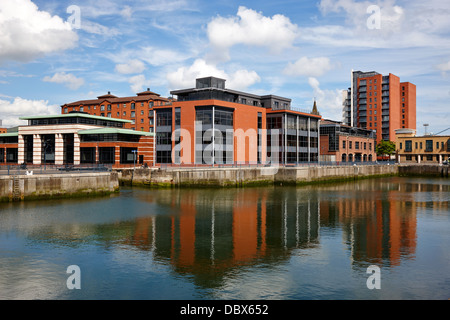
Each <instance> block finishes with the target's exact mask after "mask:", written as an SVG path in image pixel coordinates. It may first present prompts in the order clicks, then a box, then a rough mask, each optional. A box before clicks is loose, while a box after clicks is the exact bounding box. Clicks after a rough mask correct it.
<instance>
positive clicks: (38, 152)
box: [33, 134, 42, 164]
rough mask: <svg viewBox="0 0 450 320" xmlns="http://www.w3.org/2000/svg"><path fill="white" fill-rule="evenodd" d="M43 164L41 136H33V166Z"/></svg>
mask: <svg viewBox="0 0 450 320" xmlns="http://www.w3.org/2000/svg"><path fill="white" fill-rule="evenodd" d="M41 163H42V141H41V135H40V134H34V135H33V164H41Z"/></svg>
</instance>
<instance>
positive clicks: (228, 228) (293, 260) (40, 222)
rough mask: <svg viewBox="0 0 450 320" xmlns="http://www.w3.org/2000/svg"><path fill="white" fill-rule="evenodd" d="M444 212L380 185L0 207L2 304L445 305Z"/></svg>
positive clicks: (425, 184)
mask: <svg viewBox="0 0 450 320" xmlns="http://www.w3.org/2000/svg"><path fill="white" fill-rule="evenodd" d="M449 202H450V182H449V180H448V179H420V178H386V179H374V180H364V181H358V182H355V183H343V184H333V185H323V186H311V187H299V188H294V187H276V188H249V189H224V190H222V189H214V190H205V189H200V190H185V189H182V190H144V189H125V190H122V192H121V193H120V194H119V195H114V196H111V197H106V198H95V199H86V200H80V199H77V200H55V201H44V202H29V203H20V204H1V205H0V299H152V300H156V299H169V300H172V299H177V300H178V299H187V300H191V299H239V300H242V299H251V300H256V299H257V300H260V299H277V300H279V299H283V300H289V299H291V300H294V299H295V300H298V299H442V300H447V299H449V298H450V250H449V245H450V212H449ZM72 265H76V266H78V267H79V269H80V277H79V278H78V280H79V283H80V285H81V289H74V290H70V289H68V287H67V279H68V278H69V277H70V276H71V274H69V273H67V268H68V266H72ZM369 266H377V267H379V268H380V269H379V270H380V273H379V277H378V280H379V283H380V285H381V288H380V289H373V290H370V289H369V288H368V286H367V279H368V278H369V277H370V276H371V274H369V273H367V268H368V267H369Z"/></svg>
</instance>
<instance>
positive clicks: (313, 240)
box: [126, 179, 448, 283]
mask: <svg viewBox="0 0 450 320" xmlns="http://www.w3.org/2000/svg"><path fill="white" fill-rule="evenodd" d="M392 181H393V182H392V183H389V184H384V185H383V187H382V188H380V184H379V182H377V180H367V181H362V182H361V181H360V182H358V183H357V184H355V183H349V184H339V185H336V186H325V187H310V188H308V187H303V188H257V189H243V190H236V189H232V190H216V191H211V190H204V191H202V190H167V191H156V192H151V193H149V194H147V195H144V194H142V195H141V196H140V197H141V200H144V201H149V202H152V203H155V202H156V203H158V204H159V205H162V206H170V207H171V208H172V211H173V212H177V213H176V214H171V215H156V216H152V217H147V218H140V219H137V220H136V230H135V233H134V234H133V235H132V236H130V238H129V239H127V241H126V242H127V243H128V244H133V245H138V246H140V247H141V248H148V249H152V250H153V252H154V256H155V258H156V259H160V260H164V261H170V263H171V264H172V265H173V266H174V269H175V270H176V271H177V272H179V273H187V274H190V275H194V276H195V277H196V278H197V279H198V280H200V279H203V280H202V281H207V280H208V279H209V280H211V281H216V282H217V281H218V282H219V283H220V281H219V280H218V279H220V278H221V277H220V275H226V274H227V273H230V272H231V273H232V272H234V270H236V268H240V267H242V266H249V265H257V264H262V265H265V266H270V265H271V264H279V263H282V262H285V261H288V259H289V258H290V257H291V256H292V255H293V254H298V253H299V251H298V250H301V251H302V252H301V253H302V254H303V253H310V252H311V250H310V249H314V248H317V247H318V246H320V236H319V235H320V233H321V230H320V228H321V227H322V228H331V229H339V230H342V231H343V233H342V234H343V239H342V240H343V243H344V245H346V246H347V248H348V250H349V252H350V256H351V259H352V263H353V265H355V266H367V265H369V264H376V265H379V266H385V265H388V266H393V267H394V266H397V265H399V264H400V263H401V261H402V260H404V259H414V255H415V250H416V245H417V230H416V229H417V218H416V212H417V209H418V207H421V206H426V204H425V203H427V201H418V200H421V199H417V197H419V198H420V194H421V193H420V192H422V191H426V190H430V188H433V186H429V185H420V184H408V185H406V187H405V186H404V185H401V184H397V183H395V179H394V180H392ZM402 188H403V189H402ZM436 188H439V186H436ZM441 188H442V186H441ZM143 198H145V199H143ZM435 205H442V202H440V201H436V203H435ZM447 205H448V203H447ZM212 279H214V280H212Z"/></svg>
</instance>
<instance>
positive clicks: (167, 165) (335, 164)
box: [155, 160, 397, 171]
mask: <svg viewBox="0 0 450 320" xmlns="http://www.w3.org/2000/svg"><path fill="white" fill-rule="evenodd" d="M395 164H397V163H396V161H394V160H391V161H372V162H368V161H366V162H363V161H352V162H342V161H319V162H295V163H254V162H234V163H230V164H214V165H212V164H195V163H192V164H173V163H161V164H157V165H156V166H155V167H156V168H160V169H161V170H167V171H169V170H179V169H224V168H242V169H245V168H270V167H272V168H273V167H281V168H301V167H344V166H345V167H348V166H374V165H377V166H378V165H395Z"/></svg>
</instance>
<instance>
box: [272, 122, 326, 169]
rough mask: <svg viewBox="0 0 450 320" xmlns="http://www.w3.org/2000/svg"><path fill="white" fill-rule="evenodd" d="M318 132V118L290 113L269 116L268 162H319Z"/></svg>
mask: <svg viewBox="0 0 450 320" xmlns="http://www.w3.org/2000/svg"><path fill="white" fill-rule="evenodd" d="M318 131H319V129H318V119H316V118H309V117H305V116H302V115H297V114H288V113H280V114H270V115H268V116H267V157H268V161H270V162H271V163H277V162H278V163H286V164H293V163H300V162H316V161H318V157H319V154H318V152H319V133H318Z"/></svg>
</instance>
